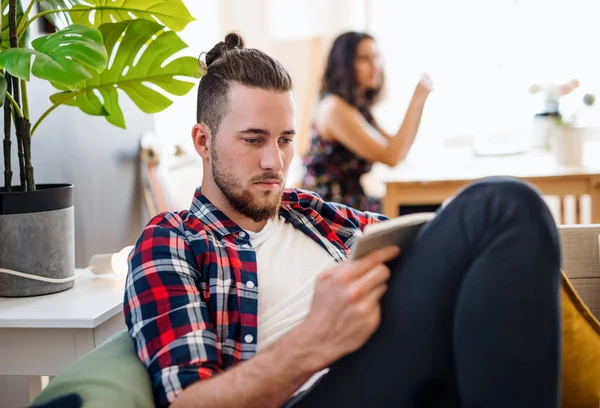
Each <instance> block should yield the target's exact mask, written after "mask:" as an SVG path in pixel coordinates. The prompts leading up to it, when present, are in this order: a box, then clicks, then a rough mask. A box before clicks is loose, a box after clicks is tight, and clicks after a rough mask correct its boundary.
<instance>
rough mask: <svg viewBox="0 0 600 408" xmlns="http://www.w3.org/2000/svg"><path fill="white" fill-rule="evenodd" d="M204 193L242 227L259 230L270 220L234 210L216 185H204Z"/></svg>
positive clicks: (247, 229)
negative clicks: (260, 219)
mask: <svg viewBox="0 0 600 408" xmlns="http://www.w3.org/2000/svg"><path fill="white" fill-rule="evenodd" d="M202 195H203V196H204V197H206V198H207V199H208V201H210V202H211V203H212V204H213V205H214V206H215V207H217V208H218V209H219V211H221V212H222V213H223V214H225V215H226V216H227V217H228V218H229V219H230V220H231V221H233V222H235V223H236V224H237V225H239V226H240V228H242V229H245V230H246V231H252V232H259V231H261V230H262V229H263V228H264V227H265V225H266V224H267V221H268V220H264V221H258V222H257V221H254V220H253V219H252V218H248V217H246V216H245V215H243V214H240V213H239V212H237V211H236V210H234V209H233V208H232V207H231V205H230V204H229V201H228V200H227V198H226V197H225V196H224V195H223V193H222V192H221V190H220V189H219V188H218V187H217V186H215V185H212V184H207V185H206V187H205V186H204V185H203V186H202Z"/></svg>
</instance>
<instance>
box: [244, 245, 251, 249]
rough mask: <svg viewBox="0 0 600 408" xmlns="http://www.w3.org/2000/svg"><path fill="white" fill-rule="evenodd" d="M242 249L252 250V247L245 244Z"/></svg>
mask: <svg viewBox="0 0 600 408" xmlns="http://www.w3.org/2000/svg"><path fill="white" fill-rule="evenodd" d="M242 248H244V249H250V248H251V246H250V245H248V244H244V245H242Z"/></svg>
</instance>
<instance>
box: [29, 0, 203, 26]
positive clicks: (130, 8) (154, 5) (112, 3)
mask: <svg viewBox="0 0 600 408" xmlns="http://www.w3.org/2000/svg"><path fill="white" fill-rule="evenodd" d="M39 4H40V8H41V9H42V10H45V11H46V10H69V11H68V12H62V13H56V14H49V15H48V16H47V18H48V19H49V20H50V21H51V22H52V23H53V24H54V25H55V26H57V27H65V26H66V25H67V24H70V23H77V24H85V25H88V26H93V27H100V25H102V24H106V23H118V22H121V21H125V20H131V19H132V18H139V19H144V20H150V21H158V22H160V23H161V24H163V25H164V26H166V27H169V29H171V30H173V31H181V30H183V29H184V28H185V26H186V25H188V23H190V22H192V21H194V18H193V17H192V15H191V14H190V12H189V11H188V9H187V7H185V5H184V4H183V1H182V0H39Z"/></svg>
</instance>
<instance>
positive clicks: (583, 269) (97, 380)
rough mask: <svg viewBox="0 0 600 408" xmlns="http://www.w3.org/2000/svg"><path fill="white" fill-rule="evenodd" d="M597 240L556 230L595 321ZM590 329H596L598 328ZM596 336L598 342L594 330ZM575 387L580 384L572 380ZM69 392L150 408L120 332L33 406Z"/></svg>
mask: <svg viewBox="0 0 600 408" xmlns="http://www.w3.org/2000/svg"><path fill="white" fill-rule="evenodd" d="M599 235H600V225H589V226H561V227H560V237H561V246H562V257H563V271H564V272H565V274H566V275H567V276H568V278H569V281H570V282H571V284H572V286H573V287H574V289H575V290H576V291H577V293H578V294H579V296H580V297H581V299H582V300H583V302H584V303H585V305H586V306H587V307H588V308H589V311H591V313H592V314H593V315H595V317H596V318H597V319H600V256H599ZM592 319H593V318H592ZM596 324H597V322H596ZM591 330H592V331H593V330H598V327H596V328H595V329H594V328H592V329H591ZM597 333H598V337H597V340H598V341H600V331H598V332H597ZM594 341H596V340H594ZM597 344H598V343H594V347H595V345H597ZM598 355H600V351H599V353H598ZM598 363H600V362H598V361H597V362H596V363H594V364H596V365H597V364H598ZM596 365H595V366H594V367H596ZM595 378H596V379H597V378H598V377H595ZM593 381H596V380H593ZM576 383H581V380H580V379H579V378H577V379H576ZM595 384H597V382H595ZM70 393H78V394H79V395H81V397H82V399H83V406H84V407H85V408H95V407H98V408H101V407H102V408H104V407H121V408H129V407H131V408H133V407H145V408H152V407H153V406H154V404H153V400H152V392H151V384H150V378H149V376H148V374H147V373H146V370H145V368H144V367H143V365H142V364H141V363H140V362H139V361H138V360H137V357H136V356H135V354H134V349H133V344H132V342H131V340H130V339H129V337H128V334H127V333H126V332H121V333H119V334H117V335H115V336H114V337H112V338H111V339H109V340H108V341H107V342H106V343H104V344H103V345H101V346H100V347H99V348H97V349H96V350H94V351H92V352H91V353H89V354H88V355H86V356H84V357H82V358H81V359H80V360H79V361H77V362H75V363H74V364H72V365H71V366H69V367H67V369H66V370H65V371H64V372H63V373H61V374H60V375H58V376H57V377H55V378H54V379H53V380H52V381H51V382H50V384H49V385H48V386H47V387H46V389H45V390H44V391H42V393H41V394H40V395H39V396H38V397H37V398H36V399H35V401H34V403H33V404H34V405H38V404H40V405H41V404H43V403H46V402H48V401H51V400H53V399H55V398H58V397H61V396H62V397H64V396H66V395H68V394H70ZM61 406H62V405H61ZM595 406H598V405H595Z"/></svg>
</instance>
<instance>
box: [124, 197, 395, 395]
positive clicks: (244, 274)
mask: <svg viewBox="0 0 600 408" xmlns="http://www.w3.org/2000/svg"><path fill="white" fill-rule="evenodd" d="M280 215H282V216H283V217H284V218H285V220H286V221H287V222H291V223H292V224H293V225H294V226H295V227H296V228H297V229H299V230H300V231H302V232H304V233H305V234H306V235H308V236H309V237H310V238H312V239H313V240H314V241H316V242H317V243H318V244H320V245H321V246H322V247H323V248H325V249H326V250H327V251H328V252H329V253H330V254H331V256H332V257H333V258H334V259H335V260H337V261H343V260H344V259H346V258H347V257H348V256H349V255H350V249H349V248H350V247H351V246H352V245H353V244H354V242H355V241H356V239H357V238H358V237H359V236H360V235H361V234H362V230H363V228H364V226H365V225H367V224H370V223H376V222H379V221H381V220H383V219H384V217H383V216H381V215H379V214H374V213H367V212H360V211H356V210H354V209H351V208H349V207H346V206H343V205H340V204H335V203H327V202H325V201H323V200H321V199H320V198H319V197H318V196H317V195H315V194H313V193H310V192H307V191H302V190H293V189H286V190H285V191H284V193H283V200H282V203H281V209H280ZM256 271H257V268H256V254H255V252H254V249H253V248H252V245H251V244H250V241H249V237H248V234H247V233H246V232H245V231H244V230H243V229H242V228H240V227H239V226H237V225H236V224H235V223H234V222H233V221H231V220H230V219H229V218H227V217H226V216H225V214H223V213H222V212H221V211H219V210H218V209H217V208H216V207H215V206H214V205H212V204H211V203H210V202H209V201H208V199H206V197H204V196H203V195H202V194H201V192H200V189H198V190H197V191H196V194H195V196H194V200H193V202H192V206H191V208H190V210H189V211H180V212H176V213H163V214H159V215H157V216H156V217H154V218H153V219H152V220H151V221H150V222H149V223H148V225H147V226H146V227H145V228H144V231H143V233H142V235H141V236H140V238H139V240H138V242H137V244H136V246H135V249H134V250H133V252H132V254H131V255H130V258H129V273H128V276H127V282H126V289H125V302H124V311H125V320H126V323H127V327H128V329H129V334H130V335H131V337H132V338H133V340H134V344H135V349H136V351H137V354H138V357H139V358H140V360H141V361H142V362H143V363H144V364H145V365H146V367H147V368H148V371H149V373H150V376H151V380H152V384H153V388H154V393H155V400H156V403H157V405H158V406H168V405H169V404H170V403H171V402H173V400H174V399H175V397H176V396H177V394H179V393H180V392H181V391H182V390H183V389H184V388H185V387H187V386H188V385H190V384H192V383H194V382H196V381H200V380H203V379H206V378H210V377H212V376H214V375H216V374H218V373H220V372H221V371H223V370H226V369H227V368H229V367H231V366H233V365H235V364H236V363H238V362H240V361H243V360H247V359H249V358H251V357H252V356H254V354H255V353H256V342H257V338H256V337H257V324H258V319H257V316H258V301H257V300H258V290H259V287H260V286H259V283H258V281H257V273H256Z"/></svg>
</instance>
